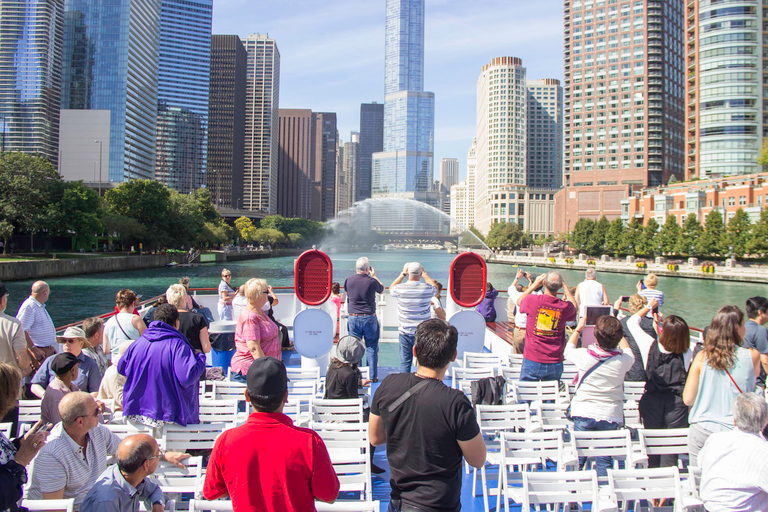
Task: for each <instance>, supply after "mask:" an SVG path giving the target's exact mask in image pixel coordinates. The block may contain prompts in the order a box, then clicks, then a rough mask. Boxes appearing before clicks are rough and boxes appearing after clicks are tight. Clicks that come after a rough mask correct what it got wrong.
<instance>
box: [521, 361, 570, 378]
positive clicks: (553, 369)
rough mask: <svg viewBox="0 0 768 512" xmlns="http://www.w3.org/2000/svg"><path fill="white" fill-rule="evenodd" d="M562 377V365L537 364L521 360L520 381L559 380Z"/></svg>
mask: <svg viewBox="0 0 768 512" xmlns="http://www.w3.org/2000/svg"><path fill="white" fill-rule="evenodd" d="M562 375H563V363H537V362H536V361H531V360H529V359H523V365H522V367H521V368H520V380H530V381H538V380H560V377H562Z"/></svg>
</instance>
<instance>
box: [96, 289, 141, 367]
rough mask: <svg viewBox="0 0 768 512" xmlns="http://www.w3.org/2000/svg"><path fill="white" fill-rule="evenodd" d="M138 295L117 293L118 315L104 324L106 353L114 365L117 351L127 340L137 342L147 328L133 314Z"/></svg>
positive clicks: (125, 291) (128, 291)
mask: <svg viewBox="0 0 768 512" xmlns="http://www.w3.org/2000/svg"><path fill="white" fill-rule="evenodd" d="M137 300H138V299H137V297H136V294H135V293H133V292H132V291H131V290H128V289H125V290H120V291H119V292H117V295H116V296H115V307H116V308H117V309H118V313H116V314H114V315H112V317H110V319H109V320H107V323H106V324H104V352H105V353H108V354H110V355H111V356H112V364H114V363H115V360H116V359H117V349H119V348H120V344H121V343H124V342H125V341H126V340H136V339H138V338H139V336H141V335H142V334H143V333H144V329H146V328H147V326H146V324H145V323H144V320H142V319H141V317H140V316H139V315H136V314H134V313H133V310H134V305H135V304H136V301H137Z"/></svg>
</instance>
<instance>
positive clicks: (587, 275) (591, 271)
mask: <svg viewBox="0 0 768 512" xmlns="http://www.w3.org/2000/svg"><path fill="white" fill-rule="evenodd" d="M584 277H585V278H587V279H595V278H596V277H597V270H595V269H593V268H588V269H587V271H586V272H584Z"/></svg>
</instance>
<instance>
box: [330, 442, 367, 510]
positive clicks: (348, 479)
mask: <svg viewBox="0 0 768 512" xmlns="http://www.w3.org/2000/svg"><path fill="white" fill-rule="evenodd" d="M328 454H329V455H330V457H331V464H333V470H334V471H336V476H337V477H338V478H339V492H356V493H359V495H360V500H361V501H370V500H371V457H370V455H369V454H368V452H367V451H366V452H364V453H359V452H358V453H353V452H351V451H344V452H343V453H342V452H332V451H329V452H328Z"/></svg>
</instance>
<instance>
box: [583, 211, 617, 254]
mask: <svg viewBox="0 0 768 512" xmlns="http://www.w3.org/2000/svg"><path fill="white" fill-rule="evenodd" d="M593 226H594V228H593V230H592V236H590V238H589V241H588V242H587V247H586V250H587V254H591V255H593V256H597V255H600V254H602V253H603V251H605V238H606V237H607V236H608V231H609V230H610V229H611V223H610V222H609V221H608V219H606V218H605V215H603V216H602V217H600V220H599V221H597V222H595V223H594V225H593Z"/></svg>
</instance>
